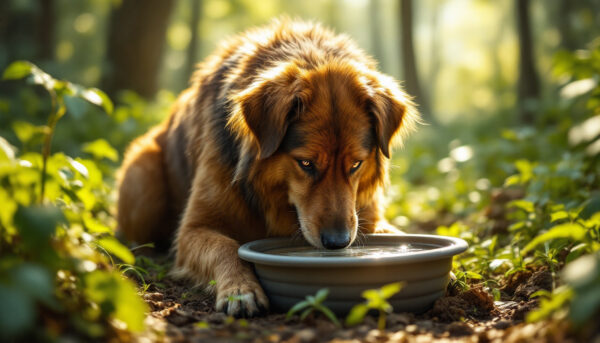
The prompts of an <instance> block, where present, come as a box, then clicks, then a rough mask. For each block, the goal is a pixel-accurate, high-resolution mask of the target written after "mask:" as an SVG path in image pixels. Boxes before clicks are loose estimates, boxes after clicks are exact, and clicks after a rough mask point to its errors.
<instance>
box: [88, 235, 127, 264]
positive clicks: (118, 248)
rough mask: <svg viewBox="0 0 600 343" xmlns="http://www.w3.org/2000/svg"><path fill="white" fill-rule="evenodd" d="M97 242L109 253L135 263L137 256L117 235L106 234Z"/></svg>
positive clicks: (125, 261) (124, 260)
mask: <svg viewBox="0 0 600 343" xmlns="http://www.w3.org/2000/svg"><path fill="white" fill-rule="evenodd" d="M96 243H97V244H98V245H99V246H101V247H102V248H104V249H105V250H106V251H107V252H108V253H110V254H111V255H114V256H116V257H118V258H119V259H120V260H121V261H123V262H124V263H127V264H134V263H135V257H134V256H133V254H132V253H131V251H130V250H129V249H128V248H127V247H126V246H124V245H123V244H121V242H119V241H118V240H117V239H116V238H115V237H113V236H105V237H102V238H100V239H98V240H97V241H96Z"/></svg>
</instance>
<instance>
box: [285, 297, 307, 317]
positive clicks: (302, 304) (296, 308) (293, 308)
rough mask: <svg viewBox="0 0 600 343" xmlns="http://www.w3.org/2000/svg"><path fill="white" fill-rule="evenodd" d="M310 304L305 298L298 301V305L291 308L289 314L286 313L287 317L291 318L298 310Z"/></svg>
mask: <svg viewBox="0 0 600 343" xmlns="http://www.w3.org/2000/svg"><path fill="white" fill-rule="evenodd" d="M308 306H310V304H309V303H308V301H306V300H303V301H300V302H299V303H297V304H296V305H294V306H292V308H290V310H289V311H288V313H287V315H286V317H285V318H286V319H290V318H291V317H292V316H293V315H294V314H295V313H296V312H298V311H300V310H302V309H304V308H306V307H308Z"/></svg>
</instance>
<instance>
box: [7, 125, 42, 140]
mask: <svg viewBox="0 0 600 343" xmlns="http://www.w3.org/2000/svg"><path fill="white" fill-rule="evenodd" d="M11 126H12V129H13V131H14V132H15V134H16V135H17V138H18V139H19V141H21V143H23V144H38V143H41V142H42V138H43V135H44V131H45V126H35V125H32V124H31V123H28V122H26V121H20V120H16V121H14V122H12V124H11Z"/></svg>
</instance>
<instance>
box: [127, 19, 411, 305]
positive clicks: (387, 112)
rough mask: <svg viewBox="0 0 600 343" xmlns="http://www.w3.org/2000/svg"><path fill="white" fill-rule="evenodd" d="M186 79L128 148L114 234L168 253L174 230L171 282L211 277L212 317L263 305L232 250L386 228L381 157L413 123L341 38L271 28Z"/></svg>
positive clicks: (336, 242) (313, 30) (396, 93)
mask: <svg viewBox="0 0 600 343" xmlns="http://www.w3.org/2000/svg"><path fill="white" fill-rule="evenodd" d="M192 81H193V82H192V85H191V87H190V88H188V89H187V90H186V91H184V92H183V93H182V94H181V96H180V97H179V99H178V100H177V103H176V105H175V106H174V109H173V112H172V113H171V115H170V116H169V117H168V119H167V120H166V121H165V122H164V123H162V124H161V125H159V126H157V127H155V128H154V129H152V130H151V131H150V132H148V133H147V134H146V135H144V136H142V137H140V138H138V139H137V140H136V141H134V142H133V143H132V144H131V146H130V147H129V149H128V151H127V153H126V155H125V161H124V163H123V167H122V170H121V172H120V176H119V180H120V189H119V207H118V223H119V228H120V230H122V231H123V232H124V234H125V236H126V238H128V239H130V240H133V241H137V242H139V243H144V242H150V241H154V242H158V243H160V242H169V241H170V237H172V236H173V233H174V231H175V229H176V228H177V226H178V229H177V233H176V235H175V241H174V248H175V251H176V271H175V273H176V274H178V275H182V276H186V277H189V278H191V279H193V280H194V281H196V282H197V283H199V284H202V285H206V286H208V284H209V281H211V280H215V281H216V283H211V284H214V288H216V296H217V302H216V307H217V309H218V310H222V311H226V312H227V313H228V314H231V315H250V316H251V315H254V314H256V313H258V312H259V311H260V309H261V308H266V307H267V306H268V300H267V298H266V297H265V294H264V293H263V291H262V289H261V287H260V285H259V283H258V282H257V280H256V277H255V275H254V273H253V271H252V268H251V266H249V265H248V264H246V263H244V262H242V261H241V260H240V259H239V258H238V256H237V249H238V247H239V244H240V243H244V242H248V241H251V240H255V239H259V238H264V237H268V236H289V235H294V233H296V232H298V231H300V232H302V235H303V236H304V238H305V239H306V240H307V241H308V242H309V243H310V244H312V245H314V246H315V247H318V248H327V249H339V248H344V247H347V246H348V245H350V244H351V243H352V242H353V241H354V240H355V238H356V236H357V234H358V231H359V230H360V231H361V232H363V233H371V232H387V231H388V230H389V228H390V227H389V225H386V223H385V222H384V221H383V218H382V215H381V208H380V196H381V190H382V186H383V184H384V181H385V180H386V178H387V171H386V169H387V159H388V158H389V157H390V148H391V145H392V142H393V141H394V139H395V138H399V137H401V136H402V133H403V132H406V131H407V130H408V129H409V128H411V127H412V126H414V124H415V122H416V121H418V115H417V113H416V111H415V109H414V107H413V104H412V102H411V101H410V98H409V97H408V96H407V95H406V94H405V93H404V92H403V91H402V90H401V89H400V88H399V87H398V85H397V84H396V83H395V82H394V81H393V80H392V79H391V78H390V77H388V76H385V75H382V74H380V73H379V72H377V71H376V68H375V62H374V61H373V60H372V59H371V58H369V57H367V56H366V55H365V54H364V53H363V52H362V51H361V50H360V49H358V48H357V47H356V46H355V45H354V44H353V43H352V42H351V41H350V40H349V39H348V38H347V37H346V36H342V35H334V34H333V33H332V32H330V31H328V30H325V29H323V28H322V27H321V26H319V25H315V24H310V23H301V22H293V21H289V20H278V21H275V22H274V23H273V24H272V25H270V26H269V27H266V28H262V29H256V30H252V31H249V32H247V33H245V34H243V35H241V36H238V37H235V38H233V39H230V40H228V41H227V42H225V44H223V45H222V46H221V48H220V49H219V50H218V51H217V53H215V54H214V55H212V56H211V57H209V58H208V59H207V60H206V61H205V62H204V63H203V64H202V65H200V66H199V68H198V71H197V72H196V73H195V74H194V76H193V78H192Z"/></svg>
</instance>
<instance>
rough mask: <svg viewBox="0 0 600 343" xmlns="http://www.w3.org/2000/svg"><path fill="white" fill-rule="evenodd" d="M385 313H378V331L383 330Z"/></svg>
mask: <svg viewBox="0 0 600 343" xmlns="http://www.w3.org/2000/svg"><path fill="white" fill-rule="evenodd" d="M385 318H386V315H385V312H384V311H379V318H378V319H377V328H378V329H379V330H380V331H383V330H385Z"/></svg>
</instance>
